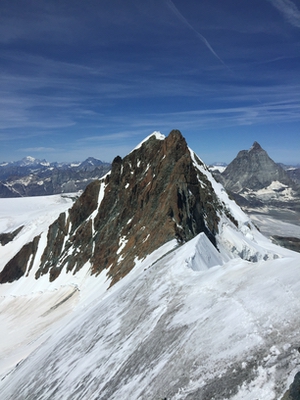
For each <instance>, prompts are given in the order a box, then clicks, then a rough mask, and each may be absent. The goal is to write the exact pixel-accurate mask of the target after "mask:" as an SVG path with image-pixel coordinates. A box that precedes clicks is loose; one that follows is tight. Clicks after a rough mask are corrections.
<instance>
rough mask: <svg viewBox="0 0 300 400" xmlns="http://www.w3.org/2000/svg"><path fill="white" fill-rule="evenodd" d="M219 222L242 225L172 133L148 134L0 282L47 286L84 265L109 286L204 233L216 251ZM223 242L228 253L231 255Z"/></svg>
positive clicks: (204, 170) (21, 252) (15, 259)
mask: <svg viewBox="0 0 300 400" xmlns="http://www.w3.org/2000/svg"><path fill="white" fill-rule="evenodd" d="M224 224H225V225H227V226H230V227H231V228H230V229H233V230H236V229H239V226H240V225H244V224H248V225H249V226H250V223H249V219H248V218H247V217H246V216H245V215H244V214H243V213H242V212H241V210H240V209H239V208H238V207H237V206H236V204H235V203H234V202H233V201H230V200H229V198H228V196H227V195H226V193H225V191H224V190H223V189H222V187H221V185H220V184H217V183H216V182H215V180H214V179H213V177H212V175H211V174H210V172H209V171H208V169H207V167H206V166H205V164H204V163H203V162H202V161H201V160H200V159H199V158H198V156H197V155H196V154H195V153H194V152H193V151H192V150H191V149H189V148H188V146H187V143H186V141H185V139H184V137H183V136H182V134H181V132H180V131H178V130H173V131H171V132H170V134H169V135H168V136H167V137H165V136H163V135H162V134H161V133H159V132H154V133H153V134H152V135H150V136H149V137H147V138H146V139H145V140H144V141H142V142H141V143H140V144H139V145H138V146H137V147H136V148H135V149H134V150H133V151H132V152H131V153H129V154H128V155H127V156H125V157H124V158H123V159H122V158H121V157H119V156H117V157H116V158H115V159H114V161H113V163H112V168H111V171H110V172H109V173H108V174H107V175H106V176H105V177H103V178H102V179H101V180H97V181H94V182H92V183H91V184H90V185H88V186H87V188H86V190H85V191H84V192H83V194H82V195H81V196H80V197H79V198H78V200H77V201H76V202H75V203H74V205H73V207H72V208H71V209H69V210H68V211H66V212H62V213H61V214H60V216H59V217H58V218H57V220H55V221H54V222H53V223H52V224H51V225H50V226H49V229H48V232H47V238H46V240H45V239H41V234H40V232H39V234H37V235H36V236H35V237H32V239H31V242H30V243H26V245H25V246H23V247H22V248H20V249H19V251H18V252H17V254H15V256H14V257H12V259H10V260H9V261H8V262H7V263H6V265H5V266H4V268H3V269H2V271H1V272H0V283H5V282H12V281H14V280H16V279H19V278H20V277H22V276H24V275H25V273H26V276H27V275H29V276H31V275H33V276H34V277H35V279H39V278H41V277H42V276H45V275H46V276H48V277H49V280H50V282H52V281H54V280H55V279H57V277H58V276H59V275H60V274H61V272H62V271H66V272H67V273H68V272H72V273H73V274H76V273H77V272H78V271H80V270H81V269H82V268H83V267H84V266H85V265H87V264H89V265H90V272H91V274H95V275H99V274H100V273H101V272H102V271H106V274H107V277H108V279H109V280H110V281H111V284H112V285H113V284H114V283H116V282H117V281H119V280H120V279H122V278H123V277H124V276H125V275H127V274H128V273H129V272H130V271H131V270H132V269H133V268H134V266H135V265H136V263H137V261H138V260H143V259H144V258H145V257H146V256H147V255H149V254H151V253H153V252H154V251H155V250H157V249H158V248H160V247H161V246H163V245H164V244H166V243H167V242H170V241H172V240H175V241H176V242H177V244H178V245H180V244H183V243H185V242H187V241H189V240H190V239H192V238H194V237H195V236H197V235H198V234H199V233H204V234H205V235H206V236H207V238H208V239H209V241H210V242H211V243H212V245H213V246H215V248H217V249H219V248H221V247H222V246H223V244H224V241H223V239H222V232H223V226H224ZM247 229H248V228H247ZM225 242H226V246H225V247H226V248H227V250H229V252H231V250H232V249H233V248H234V249H235V251H237V250H236V249H237V246H236V244H230V241H228V240H227V239H226V241H225ZM251 246H252V245H250V247H251ZM254 247H255V246H254ZM246 253H247V252H246ZM246 253H245V252H244V253H243V252H242V251H241V252H239V254H240V255H241V256H242V257H244V254H246ZM252 253H255V254H256V253H257V250H256V249H255V248H252V250H249V252H248V253H247V254H248V255H249V254H252ZM252 255H253V254H252ZM252 255H250V256H249V257H250V259H251V257H252ZM263 256H265V254H264V255H263ZM246 257H248V256H246ZM259 257H260V256H258V258H259Z"/></svg>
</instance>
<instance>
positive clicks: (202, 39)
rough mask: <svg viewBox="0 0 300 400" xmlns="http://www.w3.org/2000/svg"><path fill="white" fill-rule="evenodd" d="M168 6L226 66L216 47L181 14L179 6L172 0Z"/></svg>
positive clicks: (168, 1)
mask: <svg viewBox="0 0 300 400" xmlns="http://www.w3.org/2000/svg"><path fill="white" fill-rule="evenodd" d="M166 1H167V4H168V6H169V7H170V8H171V10H172V11H173V13H174V14H175V15H176V16H177V17H178V18H179V19H180V21H181V22H183V23H184V24H185V25H186V26H188V27H189V28H190V29H191V30H192V31H193V32H194V33H195V34H196V35H197V36H198V38H199V39H200V40H201V41H202V42H203V43H204V44H205V46H206V47H207V48H208V50H209V51H210V52H211V53H212V54H213V55H214V56H215V57H216V58H217V59H218V60H219V61H220V62H221V63H222V64H223V65H224V66H225V67H226V68H228V67H227V65H226V64H225V63H224V61H223V60H222V58H221V57H219V56H218V54H217V53H216V52H215V51H214V49H213V48H212V47H211V45H210V44H209V42H208V41H207V39H205V37H204V36H203V35H201V33H199V32H198V31H196V29H195V28H194V27H193V26H192V25H191V24H190V23H189V22H188V20H187V19H186V18H185V17H184V16H183V15H182V14H181V12H180V11H179V10H178V8H177V7H176V6H175V4H174V3H173V1H172V0H166Z"/></svg>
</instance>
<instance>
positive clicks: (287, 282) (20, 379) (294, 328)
mask: <svg viewBox="0 0 300 400" xmlns="http://www.w3.org/2000/svg"><path fill="white" fill-rule="evenodd" d="M203 246H204V247H203ZM209 246H211V248H210V247H209ZM173 247H174V243H169V244H168V245H166V246H164V248H162V249H160V250H159V251H158V252H157V253H156V254H155V255H152V257H149V258H148V259H146V260H145V261H144V262H143V263H141V264H140V265H139V266H137V267H136V269H135V270H134V271H132V273H130V274H129V275H128V276H127V277H125V278H124V280H122V281H121V282H120V283H118V284H116V285H115V286H114V287H113V288H112V289H110V290H109V291H107V292H106V293H105V294H103V293H102V294H101V295H100V296H99V297H98V298H96V297H97V296H96V295H95V292H94V293H93V291H92V290H91V291H90V293H91V294H90V296H91V297H90V299H89V298H88V296H87V295H86V296H84V301H83V300H82V303H81V300H80V299H79V300H78V303H77V306H76V307H75V309H74V311H73V315H72V318H69V319H66V318H65V319H64V318H62V319H61V320H60V322H59V323H58V324H57V326H56V329H55V331H50V333H49V335H50V336H49V338H48V339H47V340H46V341H45V342H43V343H42V344H40V345H39V347H38V349H37V350H36V351H35V352H34V353H32V354H31V355H30V357H28V358H27V359H25V360H24V361H23V362H22V363H21V364H19V365H18V366H16V367H15V369H14V371H13V372H12V373H11V374H10V375H8V376H7V377H6V378H5V379H3V380H2V381H1V386H0V390H1V393H2V397H1V398H2V399H4V400H6V399H32V398H35V399H50V398H51V399H61V398H63V399H89V400H92V399H120V398H122V399H159V398H164V397H166V398H168V399H189V398H190V399H195V398H199V399H201V398H207V399H208V398H210V399H211V398H216V399H226V398H228V399H249V400H250V399H251V400H253V399H254V398H258V399H260V400H271V399H278V398H279V395H280V394H282V393H283V392H284V390H285V389H286V386H287V385H288V383H289V377H290V379H291V378H292V377H293V375H294V374H295V373H296V372H297V370H298V368H299V362H300V356H299V353H298V351H297V348H298V347H299V322H298V310H299V300H300V295H299V293H300V280H299V266H300V257H299V255H298V254H296V253H293V252H289V257H287V256H284V257H282V258H278V259H276V260H268V261H264V260H262V261H259V262H258V263H255V264H254V263H250V262H247V261H243V260H240V259H232V260H230V261H227V262H224V261H223V260H222V257H221V256H219V259H217V258H215V256H216V254H215V252H214V248H213V247H212V245H211V244H210V242H209V241H206V238H205V236H204V235H203V234H200V235H199V236H197V237H196V238H194V239H193V240H191V241H190V242H188V243H186V244H185V245H183V246H181V247H179V248H177V249H175V250H171V252H170V249H172V248H173ZM203 248H205V257H206V258H207V256H208V255H209V253H210V254H211V259H213V260H214V261H215V262H218V264H219V265H213V264H215V263H214V262H212V263H208V264H210V265H208V264H207V263H206V261H205V260H204V258H205V257H203V251H202V250H203ZM164 253H166V255H165V256H164V257H162V258H161V255H162V254H164ZM191 255H192V257H191ZM193 255H195V256H196V258H197V262H198V266H199V268H198V269H199V270H197V271H195V268H193V264H194V262H195V257H193ZM157 258H158V261H157V262H153V261H154V260H155V259H157ZM208 258H209V257H208ZM220 264H221V265H220ZM100 285H101V282H99V286H100ZM28 307H29V309H31V307H30V305H28ZM24 308H25V309H26V307H25V306H24ZM43 311H44V310H43ZM41 312H42V311H41ZM1 326H2V325H1Z"/></svg>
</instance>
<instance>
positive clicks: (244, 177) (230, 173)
mask: <svg viewBox="0 0 300 400" xmlns="http://www.w3.org/2000/svg"><path fill="white" fill-rule="evenodd" d="M221 182H222V183H223V185H224V186H225V187H226V189H227V190H229V191H231V192H235V193H239V192H241V191H243V190H247V189H251V190H259V189H262V188H265V187H268V186H269V185H271V184H272V182H280V183H282V184H283V185H291V184H292V183H291V180H290V179H289V177H288V175H287V173H286V172H285V171H284V169H283V168H282V167H280V166H279V165H278V164H276V163H275V162H274V161H273V160H272V159H271V158H270V157H269V155H268V154H267V152H266V151H265V150H264V149H262V147H261V146H260V144H259V143H258V142H254V143H253V146H252V147H251V148H250V149H249V150H241V151H240V152H239V153H238V155H237V156H236V158H235V159H234V160H233V161H232V162H231V163H230V164H229V165H228V166H227V168H226V170H225V171H224V172H223V173H222V174H221Z"/></svg>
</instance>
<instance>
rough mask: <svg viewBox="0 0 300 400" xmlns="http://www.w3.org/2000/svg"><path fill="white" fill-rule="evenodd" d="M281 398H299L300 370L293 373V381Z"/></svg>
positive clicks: (295, 399) (287, 399) (289, 399)
mask: <svg viewBox="0 0 300 400" xmlns="http://www.w3.org/2000/svg"><path fill="white" fill-rule="evenodd" d="M281 400H300V372H298V373H297V374H296V375H295V378H294V381H293V383H292V384H291V386H290V388H289V390H288V391H287V392H286V393H285V395H284V396H283V397H282V399H281Z"/></svg>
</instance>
